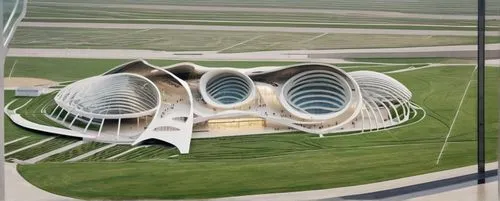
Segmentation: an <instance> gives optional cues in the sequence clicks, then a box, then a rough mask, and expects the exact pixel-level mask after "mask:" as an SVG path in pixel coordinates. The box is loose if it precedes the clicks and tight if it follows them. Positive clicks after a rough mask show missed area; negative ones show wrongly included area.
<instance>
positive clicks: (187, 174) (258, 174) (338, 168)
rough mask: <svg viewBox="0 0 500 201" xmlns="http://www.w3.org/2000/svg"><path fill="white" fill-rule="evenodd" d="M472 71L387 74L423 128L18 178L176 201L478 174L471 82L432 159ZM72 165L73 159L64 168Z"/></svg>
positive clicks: (252, 144)
mask: <svg viewBox="0 0 500 201" xmlns="http://www.w3.org/2000/svg"><path fill="white" fill-rule="evenodd" d="M26 61H27V60H26ZM32 61H35V60H32ZM410 61H413V62H415V63H420V62H421V60H418V59H414V60H410ZM11 62H12V60H11ZM107 62H108V61H107ZM221 65H224V64H221ZM368 68H369V67H368ZM473 69H474V66H473V65H471V66H448V67H435V68H426V69H422V70H416V71H408V72H404V73H396V74H391V76H393V77H395V78H396V79H398V80H399V81H401V82H402V83H404V84H405V85H406V86H407V87H408V88H410V90H411V91H412V93H413V100H414V101H415V102H416V103H417V104H418V105H420V106H422V107H423V108H424V109H425V110H426V112H427V116H426V117H425V118H424V119H423V120H422V121H421V122H419V123H417V124H414V125H411V126H407V127H402V128H396V129H393V130H387V131H380V132H376V133H371V134H366V135H355V136H344V137H325V138H317V137H314V136H312V135H307V134H299V133H290V134H276V135H264V136H242V137H226V138H216V139H203V140H193V141H192V146H191V153H190V154H189V155H181V156H178V157H172V155H175V154H176V152H175V151H173V152H172V151H170V150H169V149H165V148H163V147H162V148H161V149H158V148H155V147H148V148H141V149H138V150H135V151H133V152H132V153H130V154H127V155H125V156H123V157H120V158H118V159H116V160H114V161H120V162H104V161H105V160H102V159H103V158H107V157H108V155H112V154H111V153H108V154H105V153H104V152H103V153H102V154H103V155H104V156H95V159H89V160H85V161H86V162H85V163H72V164H61V163H41V164H36V165H23V166H19V171H20V172H21V173H22V175H23V176H24V177H25V178H26V179H27V180H28V181H30V182H32V183H33V184H35V185H36V186H38V187H40V188H42V189H45V190H48V191H50V192H54V193H57V194H61V195H68V196H74V197H79V198H84V199H148V198H149V199H162V198H171V199H175V198H207V197H220V196H231V195H245V194H256V193H268V192H286V191H297V190H309V189H320V188H332V187H339V186H346V185H356V184H362V183H371V182H375V181H381V180H387V179H393V178H399V177H405V176H410V175H416V174H422V173H426V172H432V171H438V170H444V169H449V168H454V167H460V166H464V165H472V164H474V162H475V152H474V150H475V138H474V136H475V134H474V133H475V128H474V127H473V126H470V125H471V122H475V117H474V115H472V114H474V111H475V106H474V102H475V101H474V100H475V82H474V81H472V86H471V88H470V89H469V91H467V94H466V98H465V101H464V105H462V107H461V110H460V113H459V116H458V118H457V119H456V122H455V126H454V127H453V129H452V134H451V136H450V138H449V140H448V142H449V143H448V144H447V146H446V149H445V152H444V154H443V157H442V159H441V161H440V163H439V164H438V165H436V159H437V157H438V154H439V151H440V150H441V147H442V146H443V142H444V138H445V137H446V134H447V133H448V130H449V129H450V125H451V122H452V121H453V120H454V119H453V117H454V115H455V112H456V110H457V108H458V104H459V102H460V99H461V97H462V95H463V93H464V90H465V86H466V85H467V83H468V82H469V80H470V78H471V75H473ZM73 73H75V72H73ZM498 73H499V72H498V70H497V68H488V69H487V73H486V75H487V85H486V86H487V89H486V90H487V91H486V103H487V114H486V115H487V116H486V121H487V124H486V126H487V153H488V154H487V159H488V161H493V160H496V155H495V153H496V132H497V127H498V115H497V111H498V109H499V108H498V105H497V104H496V103H497V102H498V96H497V94H498V91H497V89H496V86H497V85H496V83H498V81H499V80H498ZM61 74H65V73H61ZM59 76H61V75H59ZM70 76H71V75H70ZM73 76H76V75H73ZM450 86H453V87H450ZM117 149H124V150H125V149H126V147H122V148H117ZM155 150H156V151H155ZM107 151H108V150H107ZM109 152H113V150H111V149H110V150H109ZM134 152H136V153H134ZM148 154H149V155H148ZM69 155H71V156H73V155H76V154H66V156H65V157H63V159H66V158H69ZM137 157H139V158H137ZM61 160H62V159H57V160H56V161H61ZM92 161H101V162H92ZM346 164H350V165H346ZM63 178H64V179H63ZM131 185H133V186H136V188H130V186H131Z"/></svg>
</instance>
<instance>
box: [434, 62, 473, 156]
mask: <svg viewBox="0 0 500 201" xmlns="http://www.w3.org/2000/svg"><path fill="white" fill-rule="evenodd" d="M476 70H477V66H476V67H475V68H474V70H473V71H472V73H471V78H470V80H469V83H467V87H465V91H464V94H463V95H462V99H461V100H460V104H459V105H458V108H457V112H456V113H455V117H453V121H452V122H451V125H450V129H449V130H448V134H447V135H446V139H445V140H444V143H443V147H441V151H440V152H439V156H438V158H437V160H436V165H438V164H439V161H441V157H442V155H443V152H444V149H445V148H446V144H447V143H448V138H449V137H450V135H451V131H452V129H453V126H454V125H455V121H456V120H457V117H458V114H459V113H460V108H462V104H463V102H464V99H465V96H466V95H467V91H469V87H470V84H471V83H472V80H473V79H474V72H476Z"/></svg>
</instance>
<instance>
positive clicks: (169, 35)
mask: <svg viewBox="0 0 500 201" xmlns="http://www.w3.org/2000/svg"><path fill="white" fill-rule="evenodd" d="M475 41H476V38H475V37H473V36H433V35H377V34H324V33H321V32H318V33H287V32H282V33H279V32H256V31H254V32H250V31H218V30H214V31H209V30H204V31H200V30H167V29H144V30H141V29H139V30H138V29H88V28H50V27H49V28H47V27H19V28H18V29H17V32H16V35H15V37H14V39H13V41H12V42H11V47H15V48H83V49H85V48H94V49H148V50H163V51H221V52H231V53H234V52H251V51H268V50H300V49H309V50H314V49H345V48H383V47H387V48H388V47H416V46H439V45H461V44H474V43H475ZM498 41H499V40H498V39H497V38H495V37H488V41H487V42H489V43H493V42H498ZM237 44H239V45H237Z"/></svg>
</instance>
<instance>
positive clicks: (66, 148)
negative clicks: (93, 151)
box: [24, 140, 86, 164]
mask: <svg viewBox="0 0 500 201" xmlns="http://www.w3.org/2000/svg"><path fill="white" fill-rule="evenodd" d="M85 143H86V142H85V141H82V140H81V141H78V142H75V143H73V144H69V145H66V146H64V147H61V148H59V149H56V150H53V151H50V152H47V153H44V154H42V155H39V156H36V157H34V158H30V159H28V160H25V161H24V163H28V164H34V163H37V162H39V161H42V160H43V159H46V158H48V157H50V156H53V155H56V154H58V153H62V152H65V151H68V150H70V149H73V148H75V147H78V146H80V145H82V144H85Z"/></svg>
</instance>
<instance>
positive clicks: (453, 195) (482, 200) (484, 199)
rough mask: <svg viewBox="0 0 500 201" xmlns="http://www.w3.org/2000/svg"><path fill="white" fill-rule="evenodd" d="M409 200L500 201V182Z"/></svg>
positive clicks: (410, 200)
mask: <svg viewBox="0 0 500 201" xmlns="http://www.w3.org/2000/svg"><path fill="white" fill-rule="evenodd" d="M408 200H409V201H444V200H453V201H498V182H497V181H496V182H490V183H486V184H484V185H476V186H469V187H465V188H461V189H457V190H452V191H446V192H442V193H437V194H433V195H427V196H421V197H417V198H412V199H408Z"/></svg>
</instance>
